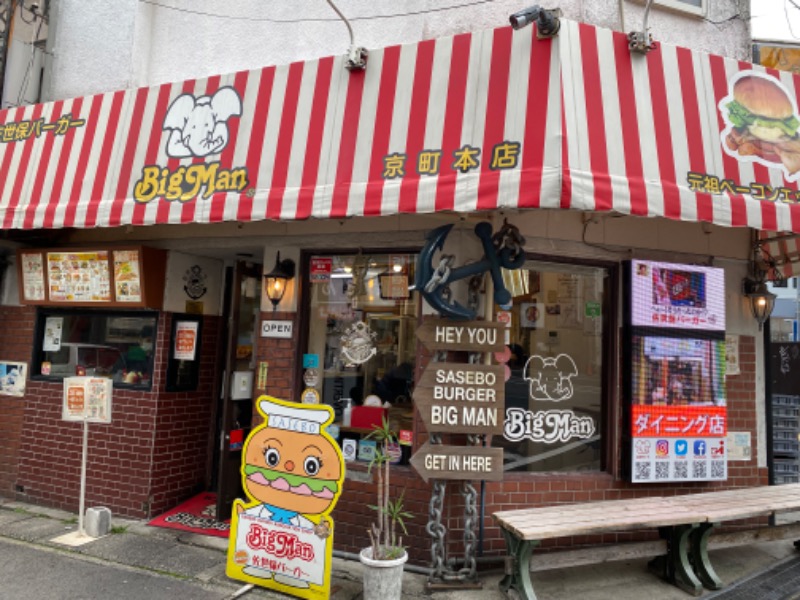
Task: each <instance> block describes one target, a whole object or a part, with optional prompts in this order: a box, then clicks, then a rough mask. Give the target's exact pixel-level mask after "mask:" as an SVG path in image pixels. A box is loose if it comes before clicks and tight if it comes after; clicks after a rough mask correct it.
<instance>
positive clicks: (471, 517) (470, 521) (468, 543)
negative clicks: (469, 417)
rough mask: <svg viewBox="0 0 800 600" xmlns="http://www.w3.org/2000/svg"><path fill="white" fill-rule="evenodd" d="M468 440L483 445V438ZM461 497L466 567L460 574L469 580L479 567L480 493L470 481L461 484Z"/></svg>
mask: <svg viewBox="0 0 800 600" xmlns="http://www.w3.org/2000/svg"><path fill="white" fill-rule="evenodd" d="M467 440H468V443H469V445H470V446H478V445H480V443H481V436H478V435H469V436H467ZM461 495H462V496H463V497H464V567H463V568H462V569H461V571H460V572H459V573H460V574H462V575H463V576H464V577H465V578H467V579H469V580H473V581H474V580H475V578H476V577H477V572H476V571H477V565H476V563H475V549H476V547H477V536H476V535H475V528H476V526H477V524H478V509H477V508H476V500H477V498H478V493H477V492H476V491H475V487H474V486H473V485H472V482H471V481H469V480H464V481H462V482H461Z"/></svg>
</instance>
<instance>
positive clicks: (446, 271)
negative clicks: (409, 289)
mask: <svg viewBox="0 0 800 600" xmlns="http://www.w3.org/2000/svg"><path fill="white" fill-rule="evenodd" d="M455 258H456V257H455V256H453V255H452V254H442V257H441V258H440V259H439V266H437V267H436V269H434V271H433V274H432V275H431V278H430V280H429V281H428V283H426V284H425V291H426V292H428V293H430V292H433V290H435V289H436V288H437V287H438V286H439V284H441V283H447V280H448V279H450V265H452V264H453V261H454V260H455Z"/></svg>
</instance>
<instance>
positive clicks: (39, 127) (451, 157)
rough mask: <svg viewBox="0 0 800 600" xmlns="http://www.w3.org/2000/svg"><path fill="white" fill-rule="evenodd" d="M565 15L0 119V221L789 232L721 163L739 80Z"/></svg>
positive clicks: (760, 177)
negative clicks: (659, 220) (582, 213)
mask: <svg viewBox="0 0 800 600" xmlns="http://www.w3.org/2000/svg"><path fill="white" fill-rule="evenodd" d="M745 70H755V71H758V72H761V73H767V75H769V76H772V77H774V78H775V79H776V80H779V81H780V82H781V83H782V84H783V86H784V87H785V88H786V89H788V90H791V93H792V99H793V100H794V101H795V109H796V100H795V99H796V90H797V89H800V88H798V87H797V85H796V83H797V79H796V76H793V75H792V74H790V73H779V72H777V71H767V70H765V69H762V68H761V67H754V66H752V65H750V64H747V63H740V62H736V61H731V60H727V59H724V58H721V57H717V56H710V55H706V54H701V53H697V52H693V51H690V50H686V49H681V48H674V47H669V46H666V45H661V46H660V48H659V49H658V50H657V51H654V52H651V53H649V54H648V55H646V56H643V55H639V54H632V53H631V52H630V51H629V50H628V46H627V39H626V37H625V36H624V35H623V34H620V33H614V32H611V31H607V30H603V29H599V28H596V27H593V26H589V25H581V24H577V23H571V22H568V21H563V22H562V28H561V32H560V33H559V35H558V37H556V38H554V39H553V40H539V39H537V38H536V35H535V30H534V29H533V28H527V29H523V30H519V31H512V29H511V28H509V27H503V28H499V29H496V30H493V31H484V32H475V33H466V34H461V35H457V36H455V37H451V38H442V39H436V40H427V41H423V42H420V43H417V44H409V45H404V46H394V47H389V48H384V49H380V50H373V51H371V52H370V55H369V61H368V66H367V69H366V71H364V72H360V71H356V72H349V71H347V70H346V69H345V68H344V58H343V57H328V58H322V59H320V60H315V61H307V62H299V63H294V64H291V65H286V66H279V67H267V68H264V69H260V70H254V71H242V72H239V73H235V74H232V75H223V76H215V77H210V78H208V79H202V80H190V81H185V82H178V83H171V84H164V85H161V86H156V87H152V88H141V89H138V90H126V91H117V92H110V93H106V94H99V95H96V96H89V97H85V98H77V99H72V100H63V101H58V102H53V103H48V104H39V105H33V106H23V107H18V108H15V109H9V110H6V111H2V112H0V227H1V228H3V229H32V228H61V227H115V226H121V225H129V224H131V225H151V224H159V223H210V222H220V221H258V220H264V219H273V220H296V219H307V218H311V217H314V218H344V217H348V216H377V215H391V214H398V213H430V212H435V211H456V212H472V211H478V210H491V209H496V208H513V209H517V208H519V209H526V208H539V207H542V208H573V209H578V210H592V211H609V210H613V211H618V212H621V213H626V214H634V215H645V216H663V217H667V218H673V219H683V220H692V221H697V220H701V221H709V222H712V223H717V224H720V225H728V226H749V227H755V228H759V229H765V230H773V231H781V230H787V231H800V213H798V210H800V209H798V205H797V199H798V197H800V194H798V191H797V190H798V186H797V183H796V181H795V180H794V174H791V173H787V172H786V170H785V169H784V168H783V166H782V165H779V164H769V163H757V162H752V160H751V159H749V158H744V157H736V156H732V155H730V154H727V153H726V152H725V151H724V149H723V140H724V137H725V133H726V128H728V127H729V124H728V123H727V121H726V117H725V115H724V114H723V112H724V111H722V110H721V109H720V106H719V105H720V102H722V101H723V99H724V98H725V97H726V96H728V95H729V94H730V82H731V80H732V78H733V77H734V76H735V75H736V74H737V73H738V72H739V71H745Z"/></svg>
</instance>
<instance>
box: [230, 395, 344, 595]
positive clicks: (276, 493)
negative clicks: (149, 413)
mask: <svg viewBox="0 0 800 600" xmlns="http://www.w3.org/2000/svg"><path fill="white" fill-rule="evenodd" d="M258 411H259V413H260V414H261V416H262V417H264V419H265V421H264V423H263V424H262V425H259V426H258V427H256V428H255V429H253V431H252V432H251V433H250V435H249V436H248V437H247V440H246V441H245V443H244V448H243V452H242V467H241V472H242V484H243V487H244V491H245V493H246V494H247V497H248V501H247V502H243V501H241V500H236V501H235V502H234V508H233V514H232V516H231V535H230V541H229V545H228V561H227V568H226V574H227V575H228V577H230V578H232V579H239V580H242V581H246V582H248V583H253V584H256V585H260V586H263V587H266V588H271V589H274V590H277V591H280V592H283V593H285V594H289V595H292V596H297V597H299V598H328V597H329V596H330V568H331V556H332V552H333V520H332V519H331V517H330V513H331V511H332V510H333V507H334V506H335V505H336V501H337V500H338V499H339V495H340V494H341V491H342V481H343V479H344V472H345V470H344V460H343V458H342V453H341V450H340V449H339V446H338V445H337V444H336V442H335V441H334V440H333V438H331V437H330V435H328V433H327V432H326V430H325V426H326V425H328V424H330V423H331V422H332V421H333V418H334V414H333V409H332V408H331V407H330V406H327V405H308V404H298V403H295V402H286V401H283V400H278V399H277V398H272V397H270V396H261V397H260V398H259V399H258Z"/></svg>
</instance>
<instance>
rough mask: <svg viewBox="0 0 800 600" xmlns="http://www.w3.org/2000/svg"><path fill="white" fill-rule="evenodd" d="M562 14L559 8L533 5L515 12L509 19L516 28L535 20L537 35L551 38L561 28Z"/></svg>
mask: <svg viewBox="0 0 800 600" xmlns="http://www.w3.org/2000/svg"><path fill="white" fill-rule="evenodd" d="M560 16H561V11H560V10H559V9H557V8H555V9H546V8H542V7H540V6H531V7H530V8H526V9H525V10H521V11H519V12H515V13H514V14H513V15H511V16H510V17H509V18H508V20H509V22H510V23H511V27H513V28H514V29H522V28H523V27H525V26H527V25H530V24H531V23H533V22H534V21H535V22H536V27H537V32H536V35H537V37H539V38H549V37H553V36H555V35H556V34H557V33H558V30H559V29H560V28H561V22H560V21H559V19H558V18H559V17H560Z"/></svg>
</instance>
